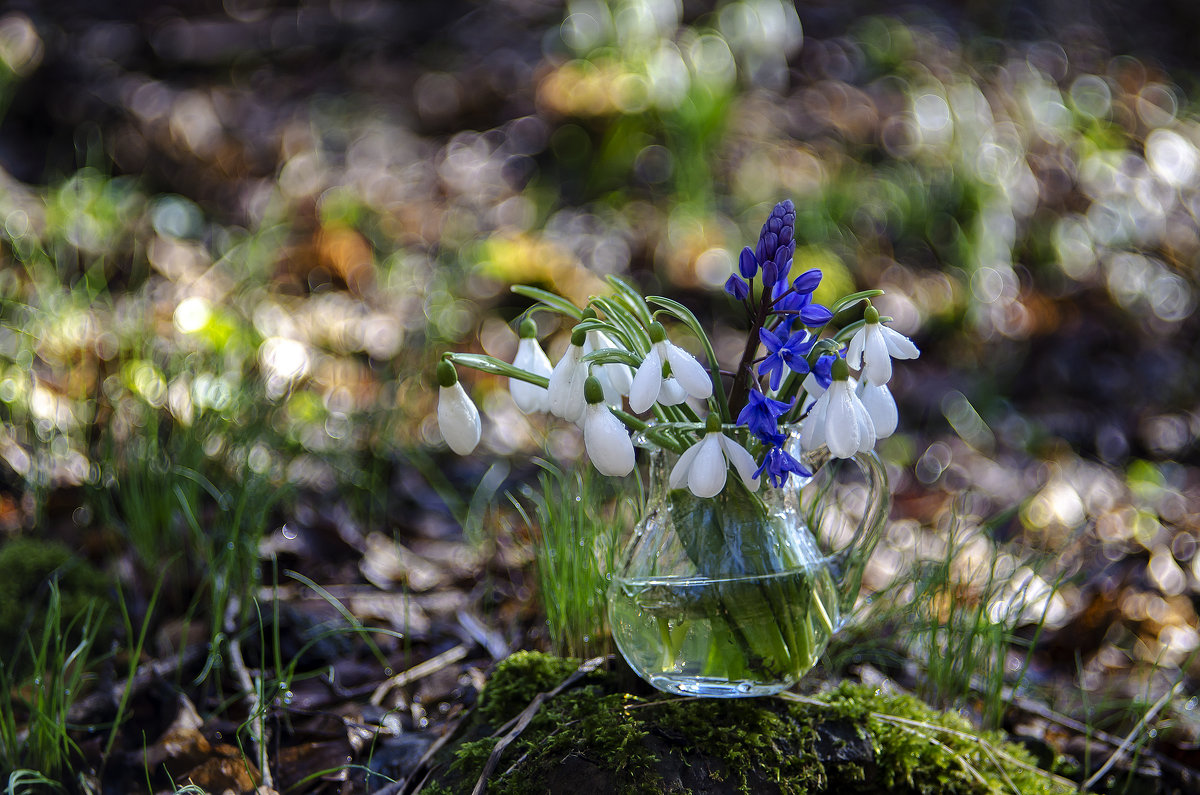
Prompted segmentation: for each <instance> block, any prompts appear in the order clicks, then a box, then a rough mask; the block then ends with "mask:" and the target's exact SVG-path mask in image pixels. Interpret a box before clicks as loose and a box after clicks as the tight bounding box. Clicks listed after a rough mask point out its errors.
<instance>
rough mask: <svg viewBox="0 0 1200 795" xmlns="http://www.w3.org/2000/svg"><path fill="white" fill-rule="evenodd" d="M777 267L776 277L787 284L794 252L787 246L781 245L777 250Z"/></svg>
mask: <svg viewBox="0 0 1200 795" xmlns="http://www.w3.org/2000/svg"><path fill="white" fill-rule="evenodd" d="M775 268H776V271H777V276H776V279H777V280H778V281H780V282H783V283H785V284H786V283H787V280H788V273H789V272H790V271H791V269H792V252H791V250H789V249H788V247H787V246H780V247H779V249H778V250H777V251H776V252H775Z"/></svg>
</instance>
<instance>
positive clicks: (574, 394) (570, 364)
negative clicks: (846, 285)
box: [547, 331, 588, 422]
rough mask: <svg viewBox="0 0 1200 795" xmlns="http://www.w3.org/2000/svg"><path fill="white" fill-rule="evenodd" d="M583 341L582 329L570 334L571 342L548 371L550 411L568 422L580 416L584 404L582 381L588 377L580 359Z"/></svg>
mask: <svg viewBox="0 0 1200 795" xmlns="http://www.w3.org/2000/svg"><path fill="white" fill-rule="evenodd" d="M583 342H584V333H583V332H582V331H577V332H575V333H574V334H572V335H571V344H570V345H568V346H567V351H566V353H564V354H563V357H562V358H561V359H559V360H558V364H556V365H554V370H553V371H551V373H550V386H549V388H548V390H547V391H548V393H549V394H548V399H549V404H550V413H551V414H554V415H555V416H558V417H562V418H563V419H564V420H567V421H568V422H575V421H577V420H578V419H579V418H580V417H582V416H583V409H584V407H585V406H586V404H585V402H584V400H583V382H584V381H586V380H587V377H588V366H587V363H586V362H584V361H582V359H583Z"/></svg>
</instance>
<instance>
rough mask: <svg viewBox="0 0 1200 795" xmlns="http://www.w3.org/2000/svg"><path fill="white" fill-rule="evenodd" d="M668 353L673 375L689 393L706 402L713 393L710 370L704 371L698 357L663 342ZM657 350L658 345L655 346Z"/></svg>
mask: <svg viewBox="0 0 1200 795" xmlns="http://www.w3.org/2000/svg"><path fill="white" fill-rule="evenodd" d="M659 345H662V346H663V348H664V350H665V351H666V357H667V362H668V363H670V365H671V374H672V375H674V376H675V379H676V380H677V381H679V384H680V386H682V387H683V388H684V389H685V390H687V393H688V394H689V395H691V396H692V397H694V398H698V399H699V400H705V399H706V398H708V397H710V396H711V395H712V393H713V385H712V379H711V378H709V377H708V370H705V369H704V365H702V364H700V362H698V361H696V357H695V356H692V355H691V354H690V353H688V352H687V351H685V350H684V349H683V348H680V347H679V346H678V345H674V344H672V343H670V342H666V341H664V342H661V343H659ZM655 347H656V348H657V347H658V345H655Z"/></svg>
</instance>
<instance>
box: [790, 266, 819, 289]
mask: <svg viewBox="0 0 1200 795" xmlns="http://www.w3.org/2000/svg"><path fill="white" fill-rule="evenodd" d="M821 276H822V274H821V271H820V270H818V269H817V268H813V269H812V270H807V271H805V272H804V273H802V274H800V275H799V276H797V277H796V281H794V282H792V289H794V290H795V291H796V292H798V293H804V294H808V293H811V292H813V291H814V290H816V289H817V286H818V285H819V284H820V283H821Z"/></svg>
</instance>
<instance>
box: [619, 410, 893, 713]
mask: <svg viewBox="0 0 1200 795" xmlns="http://www.w3.org/2000/svg"><path fill="white" fill-rule="evenodd" d="M737 441H739V442H743V441H747V440H746V439H737ZM641 443H642V445H643V446H651V445H649V444H648V443H647V442H646V440H645V439H642V440H641ZM651 447H652V455H651V462H650V483H649V493H648V495H647V503H646V508H645V511H644V513H643V516H642V518H641V520H640V521H639V522H638V523H637V525H636V526H635V527H634V530H633V536H632V538H631V539H630V541H629V543H628V544H627V546H626V547H625V549H624V551H623V552H622V554H621V557H620V561H619V564H618V566H617V568H616V570H615V571H614V572H613V577H612V581H611V583H610V585H609V589H608V615H609V622H610V624H611V627H612V634H613V639H614V640H615V641H616V644H617V647H618V648H619V649H620V651H621V654H622V655H623V656H624V658H625V660H626V661H627V662H628V663H629V665H630V666H631V667H632V668H633V670H634V671H636V672H637V673H638V675H639V676H641V677H642V678H643V679H645V680H646V681H647V682H649V683H650V684H651V685H653V686H654V687H656V688H658V689H659V690H664V691H666V692H669V693H676V694H681V695H696V696H708V697H723V698H736V697H744V696H761V695H770V694H773V693H777V692H779V691H781V690H785V689H787V688H789V687H791V686H792V685H794V684H795V683H796V682H797V681H798V680H799V679H800V677H802V676H803V675H804V674H806V673H807V672H808V671H809V670H811V669H812V667H813V666H814V665H815V664H816V662H817V660H818V659H819V658H820V656H821V654H822V653H823V652H824V650H825V647H826V646H827V645H828V643H829V639H830V637H831V636H832V635H833V634H834V633H835V632H837V630H838V629H839V628H840V627H841V625H842V623H843V621H844V618H845V616H846V615H847V614H848V613H849V612H850V611H851V610H852V608H853V606H854V602H855V600H856V598H857V597H858V590H859V585H860V584H861V582H862V574H863V569H864V567H865V565H866V561H867V558H868V557H869V556H870V554H871V551H872V550H873V549H874V547H875V544H876V542H877V541H878V539H879V534H880V531H881V529H882V528H883V524H884V520H885V519H886V517H887V513H888V508H889V506H890V493H889V491H888V483H887V474H886V472H885V470H884V468H883V465H882V463H881V462H880V461H879V459H878V458H877V457H876V456H875V454H874V453H866V454H861V453H860V454H859V455H857V456H855V457H854V458H852V459H847V460H840V459H834V458H831V457H830V455H829V453H828V451H826V450H825V449H824V448H821V449H820V450H817V451H814V452H812V453H805V454H803V455H801V454H800V450H799V434H798V432H796V429H795V428H792V429H791V433H790V434H789V441H788V449H789V452H792V454H793V455H795V456H796V458H798V459H799V460H800V461H801V463H802V464H803V465H804V466H805V467H806V468H807V469H808V470H809V471H810V472H812V473H813V474H812V476H811V477H807V478H800V477H797V476H795V475H793V476H792V477H790V478H789V479H788V482H787V483H786V484H785V485H784V486H783V487H782V488H772V487H771V486H770V485H769V484H768V483H766V482H763V483H762V485H761V487H760V488H759V490H758V492H757V493H751V492H750V491H749V490H748V489H747V488H746V487H745V486H744V485H743V484H742V482H741V480H740V479H739V478H737V477H736V476H735V475H734V474H733V473H732V472H731V473H730V477H729V479H728V481H727V482H726V484H725V488H724V490H723V491H722V492H721V493H720V494H718V495H717V496H716V497H712V498H708V499H701V498H698V497H696V496H694V495H692V494H691V493H690V492H689V491H688V490H687V489H686V488H685V489H674V490H672V489H671V488H670V486H669V485H668V479H669V475H670V472H671V468H672V467H673V466H674V464H675V461H676V460H677V458H678V456H677V455H676V454H674V453H671V452H669V451H667V450H664V449H662V448H657V447H653V446H651ZM828 547H833V549H832V550H828Z"/></svg>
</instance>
